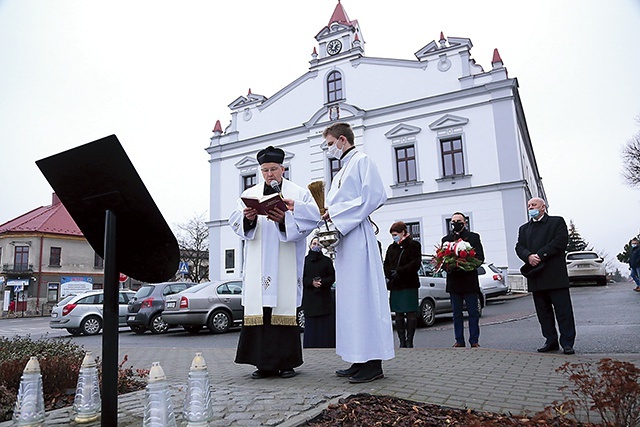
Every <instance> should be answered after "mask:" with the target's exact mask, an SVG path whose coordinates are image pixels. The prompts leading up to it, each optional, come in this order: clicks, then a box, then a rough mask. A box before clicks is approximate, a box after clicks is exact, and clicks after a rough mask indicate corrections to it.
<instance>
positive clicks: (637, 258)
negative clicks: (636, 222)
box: [629, 237, 640, 292]
mask: <svg viewBox="0 0 640 427" xmlns="http://www.w3.org/2000/svg"><path fill="white" fill-rule="evenodd" d="M629 270H631V278H632V279H633V281H634V282H636V287H635V288H634V289H633V290H634V291H636V292H640V247H639V245H638V239H636V238H635V237H634V238H633V239H631V255H630V256H629Z"/></svg>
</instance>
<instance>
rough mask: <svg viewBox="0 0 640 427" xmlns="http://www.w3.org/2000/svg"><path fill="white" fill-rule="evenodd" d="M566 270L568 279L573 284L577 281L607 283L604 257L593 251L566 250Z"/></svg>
mask: <svg viewBox="0 0 640 427" xmlns="http://www.w3.org/2000/svg"><path fill="white" fill-rule="evenodd" d="M566 261H567V272H568V273H569V281H570V282H571V284H573V285H575V284H578V283H589V282H591V283H593V282H595V283H596V284H598V285H606V284H607V272H606V270H605V265H604V259H603V258H602V257H601V256H600V255H598V253H597V252H594V251H575V252H568V253H567V255H566Z"/></svg>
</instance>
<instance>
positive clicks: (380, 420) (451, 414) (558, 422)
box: [305, 394, 598, 427]
mask: <svg viewBox="0 0 640 427" xmlns="http://www.w3.org/2000/svg"><path fill="white" fill-rule="evenodd" d="M305 425H306V426H309V427H356V426H358V427H365V426H366V427H378V426H379V427H387V426H394V427H405V426H406V427H409V426H410V427H431V426H434V427H436V426H437V427H442V426H446V427H451V426H461V427H462V426H464V427H479V426H495V427H503V426H504V427H507V426H508V427H512V426H528V427H533V426H537V427H552V426H553V427H596V426H598V425H597V424H591V423H579V422H577V421H575V420H573V419H568V418H563V417H557V416H553V415H552V414H549V413H540V414H536V415H535V416H531V417H525V416H514V415H505V414H495V413H492V412H479V411H474V410H471V409H468V410H465V409H453V408H445V407H442V406H438V405H431V404H427V403H420V402H412V401H409V400H404V399H398V398H394V397H389V396H374V395H370V394H355V395H351V396H349V397H347V398H345V399H341V400H340V401H339V402H338V403H337V404H334V405H330V406H329V407H328V408H327V409H325V410H324V411H323V412H322V413H320V414H319V415H318V416H317V417H315V418H314V419H313V420H311V421H308V422H307V424H305Z"/></svg>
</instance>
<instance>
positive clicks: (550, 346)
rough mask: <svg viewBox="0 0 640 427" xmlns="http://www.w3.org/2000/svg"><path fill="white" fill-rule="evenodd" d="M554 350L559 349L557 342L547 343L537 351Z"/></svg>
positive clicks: (546, 351)
mask: <svg viewBox="0 0 640 427" xmlns="http://www.w3.org/2000/svg"><path fill="white" fill-rule="evenodd" d="M556 350H560V346H559V345H558V343H552V344H549V343H547V344H545V345H543V346H542V347H540V348H539V349H538V353H548V352H550V351H556Z"/></svg>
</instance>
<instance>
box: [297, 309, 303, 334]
mask: <svg viewBox="0 0 640 427" xmlns="http://www.w3.org/2000/svg"><path fill="white" fill-rule="evenodd" d="M296 322H298V326H299V327H300V329H301V330H303V331H304V310H303V309H301V308H300V309H298V312H297V313H296Z"/></svg>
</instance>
